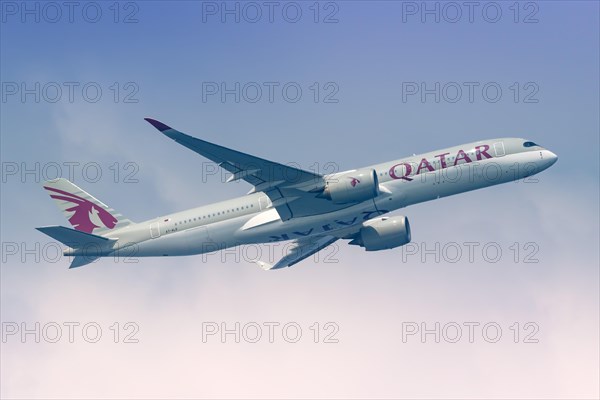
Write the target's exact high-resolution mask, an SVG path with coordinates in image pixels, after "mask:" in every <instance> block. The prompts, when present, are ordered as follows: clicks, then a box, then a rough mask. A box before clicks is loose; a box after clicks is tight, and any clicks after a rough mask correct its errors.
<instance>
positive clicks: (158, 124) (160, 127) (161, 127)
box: [144, 118, 173, 132]
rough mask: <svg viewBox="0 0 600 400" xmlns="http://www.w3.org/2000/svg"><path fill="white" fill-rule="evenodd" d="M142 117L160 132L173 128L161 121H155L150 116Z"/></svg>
mask: <svg viewBox="0 0 600 400" xmlns="http://www.w3.org/2000/svg"><path fill="white" fill-rule="evenodd" d="M144 119H145V120H146V121H148V122H149V123H150V125H152V126H153V127H155V128H156V129H158V130H159V131H161V132H164V131H168V130H169V129H173V128H171V127H170V126H168V125H165V124H163V123H162V122H160V121H157V120H155V119H152V118H144Z"/></svg>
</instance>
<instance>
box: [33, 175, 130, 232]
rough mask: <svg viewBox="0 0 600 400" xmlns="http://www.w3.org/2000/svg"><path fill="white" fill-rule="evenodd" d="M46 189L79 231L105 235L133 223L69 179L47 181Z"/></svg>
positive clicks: (45, 183)
mask: <svg viewBox="0 0 600 400" xmlns="http://www.w3.org/2000/svg"><path fill="white" fill-rule="evenodd" d="M44 189H46V191H47V192H48V194H49V195H50V197H51V198H53V199H54V200H55V201H56V204H57V205H58V208H60V210H61V211H62V212H63V214H64V215H65V217H66V218H67V219H68V220H69V222H70V223H71V225H72V226H73V228H75V229H76V230H78V231H82V232H86V233H93V234H95V235H104V234H107V233H109V232H110V231H112V230H114V229H118V228H122V227H124V226H127V225H129V224H131V223H132V222H131V221H130V220H128V219H126V218H123V216H122V215H121V214H119V213H117V212H116V211H115V210H114V209H112V208H110V207H108V206H107V205H106V204H104V203H102V202H101V201H99V200H98V199H96V198H94V197H93V196H92V195H90V194H89V193H86V192H85V191H83V190H82V189H80V188H79V187H77V186H76V185H75V184H74V183H72V182H70V181H68V180H67V179H64V178H59V179H55V180H52V181H46V182H44Z"/></svg>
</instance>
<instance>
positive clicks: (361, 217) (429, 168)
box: [37, 118, 557, 270]
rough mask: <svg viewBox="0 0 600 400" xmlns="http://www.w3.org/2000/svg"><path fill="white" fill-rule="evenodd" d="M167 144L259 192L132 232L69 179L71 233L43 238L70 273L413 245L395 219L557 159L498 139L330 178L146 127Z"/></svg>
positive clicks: (290, 260)
mask: <svg viewBox="0 0 600 400" xmlns="http://www.w3.org/2000/svg"><path fill="white" fill-rule="evenodd" d="M146 121H148V122H149V123H150V124H152V125H153V126H154V127H155V128H156V129H158V130H159V131H160V132H161V133H162V134H164V135H165V136H167V137H168V138H170V139H173V140H174V141H175V142H177V143H179V144H181V145H183V146H185V147H187V148H188V149H190V150H192V151H195V152H196V153H198V154H200V155H202V156H204V157H206V158H208V159H210V160H212V161H214V162H215V163H217V164H218V165H219V166H220V167H221V168H224V169H225V170H227V171H228V172H229V173H230V174H231V176H230V177H229V179H228V182H231V181H236V180H239V179H243V180H245V181H246V182H248V183H250V184H251V185H253V186H254V187H253V188H252V190H250V192H249V193H248V194H247V195H245V196H242V197H238V198H236V199H232V200H226V201H222V202H219V203H215V204H210V205H206V206H202V207H197V208H193V209H190V210H186V211H181V212H177V213H173V214H168V215H165V216H162V217H159V218H154V219H151V220H148V221H144V222H139V223H135V222H132V221H130V220H129V219H126V218H124V217H123V216H122V215H121V214H119V213H117V212H116V211H115V210H113V209H112V208H110V207H108V206H106V205H105V204H104V203H102V202H100V201H99V200H97V199H95V198H94V197H92V196H91V195H89V194H88V193H86V192H85V191H83V190H82V189H80V188H79V187H77V186H75V185H74V184H73V183H71V182H69V181H68V180H66V179H62V178H61V179H56V180H53V181H47V182H45V183H44V189H46V190H47V191H48V193H49V194H50V197H51V198H53V199H54V200H55V201H56V203H57V204H58V206H59V208H60V209H61V210H62V211H63V213H64V214H65V216H66V217H67V219H68V220H69V222H70V223H71V225H72V226H73V228H74V229H71V228H67V227H63V226H48V227H42V228H37V229H38V230H39V231H41V232H43V233H45V234H46V235H48V236H50V237H52V238H54V239H55V240H58V241H59V242H61V243H63V244H65V245H66V246H68V248H67V249H65V250H64V255H67V256H74V258H73V261H72V263H71V266H70V268H74V267H80V266H82V265H86V264H89V263H91V262H93V261H94V260H96V259H97V258H99V257H108V256H110V257H126V256H127V257H132V256H135V257H168V256H186V255H193V254H202V253H207V252H212V251H216V250H220V249H225V248H229V247H233V246H240V245H244V244H254V243H266V242H278V241H292V245H291V246H289V252H288V253H287V254H286V255H285V256H283V258H281V259H280V260H279V261H277V262H276V263H275V264H269V263H266V262H264V261H261V260H256V261H255V262H256V263H257V264H258V265H259V266H260V267H261V268H263V269H265V270H270V269H278V268H284V267H290V266H292V265H294V264H296V263H298V262H299V261H302V260H303V259H305V258H307V257H309V256H311V255H313V254H315V253H316V252H318V251H320V250H322V249H323V248H325V247H327V246H328V245H330V244H332V243H333V242H335V241H336V240H340V239H342V240H349V241H350V242H349V244H351V245H357V246H361V247H363V248H364V249H365V250H366V251H376V250H384V249H392V248H395V247H399V246H403V245H405V244H407V243H409V242H410V240H411V234H410V225H409V223H408V218H406V217H405V216H388V217H384V216H382V215H384V214H388V213H389V212H391V211H394V210H397V209H399V208H403V207H406V206H409V205H412V204H416V203H421V202H424V201H429V200H435V199H439V198H440V197H446V196H450V195H453V194H457V193H463V192H467V191H470V190H475V189H481V188H484V187H488V186H492V185H497V184H499V183H506V182H510V181H514V180H518V179H522V178H526V177H529V176H531V175H533V174H536V173H538V172H540V171H543V170H545V169H546V168H548V167H550V166H551V165H553V164H554V163H555V162H556V160H557V156H556V155H555V154H554V153H552V152H551V151H549V150H546V149H544V148H543V147H541V146H539V145H537V144H535V143H534V142H531V141H529V140H525V139H518V138H500V139H490V140H484V141H480V142H474V143H467V144H463V145H460V146H456V147H450V148H447V149H443V150H438V151H433V152H430V153H425V154H421V155H413V156H412V157H406V158H402V159H399V160H394V161H390V162H385V163H381V164H377V165H372V166H368V167H363V168H360V169H355V170H351V171H346V172H340V173H335V174H331V175H319V174H317V173H314V172H309V171H304V170H301V169H298V168H294V167H290V166H286V165H283V164H279V163H276V162H273V161H268V160H265V159H262V158H258V157H255V156H252V155H249V154H245V153H241V152H239V151H236V150H232V149H228V148H226V147H222V146H219V145H216V144H213V143H209V142H206V141H204V140H201V139H197V138H195V137H192V136H188V135H186V134H184V133H182V132H179V131H177V130H175V129H173V128H171V127H169V126H167V125H165V124H163V123H162V122H159V121H156V120H154V119H150V118H146Z"/></svg>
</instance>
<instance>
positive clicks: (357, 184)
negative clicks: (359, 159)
mask: <svg viewBox="0 0 600 400" xmlns="http://www.w3.org/2000/svg"><path fill="white" fill-rule="evenodd" d="M378 195H379V182H378V180H377V173H376V172H375V170H374V169H360V170H357V171H351V172H346V173H343V174H340V175H335V176H332V177H329V178H328V179H327V181H326V182H325V188H324V189H323V192H322V193H321V194H320V195H319V197H324V198H326V199H330V200H331V201H332V202H334V203H336V204H346V203H360V202H361V201H365V200H369V199H373V198H375V197H377V196H378Z"/></svg>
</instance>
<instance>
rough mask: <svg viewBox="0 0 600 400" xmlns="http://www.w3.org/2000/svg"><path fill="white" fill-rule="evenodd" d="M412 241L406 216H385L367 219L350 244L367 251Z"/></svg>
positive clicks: (402, 244) (397, 245)
mask: <svg viewBox="0 0 600 400" xmlns="http://www.w3.org/2000/svg"><path fill="white" fill-rule="evenodd" d="M409 242H410V224H409V223H408V218H406V217H404V216H398V217H389V218H388V217H383V218H376V219H372V220H370V221H367V222H365V223H364V224H363V227H362V228H361V229H360V231H359V232H358V234H357V236H356V237H355V238H354V239H353V240H352V241H351V242H350V244H353V245H357V246H360V247H364V248H365V250H366V251H377V250H385V249H393V248H394V247H399V246H404V245H405V244H407V243H409Z"/></svg>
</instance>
